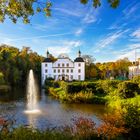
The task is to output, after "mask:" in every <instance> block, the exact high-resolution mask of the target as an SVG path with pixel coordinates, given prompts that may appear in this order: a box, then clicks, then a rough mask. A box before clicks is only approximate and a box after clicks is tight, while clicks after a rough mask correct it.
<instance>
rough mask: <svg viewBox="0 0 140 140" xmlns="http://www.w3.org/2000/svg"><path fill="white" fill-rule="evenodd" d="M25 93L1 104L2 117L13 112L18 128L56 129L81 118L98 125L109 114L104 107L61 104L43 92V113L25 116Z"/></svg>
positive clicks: (41, 103)
mask: <svg viewBox="0 0 140 140" xmlns="http://www.w3.org/2000/svg"><path fill="white" fill-rule="evenodd" d="M23 92H24V91H23V90H20V91H19V92H18V93H17V92H16V93H11V94H17V95H16V96H15V98H12V100H11V101H10V98H9V99H8V100H6V101H5V102H1V103H0V110H3V113H2V111H1V112H0V115H1V114H4V115H5V116H9V114H12V112H13V113H14V119H15V120H16V126H17V125H30V126H32V127H35V128H39V129H46V128H54V127H56V126H57V127H59V126H64V125H69V124H72V123H73V122H72V120H73V118H76V117H81V116H82V117H88V118H92V119H93V120H94V121H95V122H96V124H97V125H98V124H99V123H100V117H101V116H102V115H103V114H104V113H106V112H107V110H106V109H105V107H104V106H102V105H92V104H66V103H60V102H59V101H58V100H56V99H54V98H52V97H51V96H48V95H46V94H45V93H44V91H42V93H41V97H40V100H39V104H38V105H39V108H40V110H41V112H42V113H39V114H25V113H24V112H23V111H24V110H26V98H25V96H26V94H25V92H24V93H23ZM18 95H19V96H20V97H18ZM21 95H22V96H21ZM1 100H3V99H2V97H0V101H1Z"/></svg>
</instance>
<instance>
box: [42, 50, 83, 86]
mask: <svg viewBox="0 0 140 140" xmlns="http://www.w3.org/2000/svg"><path fill="white" fill-rule="evenodd" d="M41 72H42V74H41V75H42V84H44V81H45V79H46V78H50V77H51V78H54V79H55V80H66V81H72V80H79V81H84V80H85V62H84V60H83V58H82V57H81V52H80V50H79V52H78V57H77V58H76V59H75V60H74V61H72V60H71V59H70V58H69V57H68V55H66V54H60V55H59V56H58V58H57V60H56V61H55V62H52V60H51V58H50V55H49V52H48V51H47V58H45V59H44V61H43V62H42V64H41Z"/></svg>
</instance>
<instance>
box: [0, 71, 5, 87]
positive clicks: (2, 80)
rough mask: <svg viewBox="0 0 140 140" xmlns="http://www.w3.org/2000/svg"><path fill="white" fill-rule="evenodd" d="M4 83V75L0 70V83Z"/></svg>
mask: <svg viewBox="0 0 140 140" xmlns="http://www.w3.org/2000/svg"><path fill="white" fill-rule="evenodd" d="M2 84H5V80H4V75H3V73H2V72H0V85H2Z"/></svg>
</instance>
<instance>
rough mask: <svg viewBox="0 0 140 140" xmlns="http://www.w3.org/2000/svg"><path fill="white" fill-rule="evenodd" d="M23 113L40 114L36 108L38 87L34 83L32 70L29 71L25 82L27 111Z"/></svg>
mask: <svg viewBox="0 0 140 140" xmlns="http://www.w3.org/2000/svg"><path fill="white" fill-rule="evenodd" d="M25 113H31V114H33V113H40V110H39V107H38V85H37V83H36V80H35V77H34V73H33V70H30V71H29V76H28V81H27V110H26V111H25Z"/></svg>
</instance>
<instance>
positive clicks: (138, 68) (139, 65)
mask: <svg viewBox="0 0 140 140" xmlns="http://www.w3.org/2000/svg"><path fill="white" fill-rule="evenodd" d="M134 76H140V58H139V59H138V61H137V62H136V63H135V64H133V65H132V66H130V67H129V79H132V78H133V77H134Z"/></svg>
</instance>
